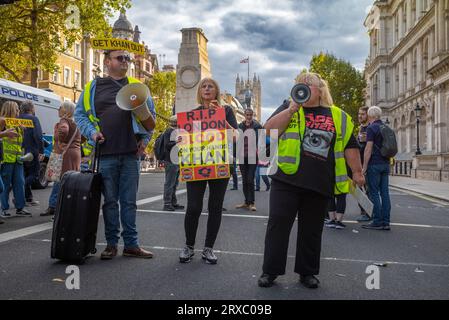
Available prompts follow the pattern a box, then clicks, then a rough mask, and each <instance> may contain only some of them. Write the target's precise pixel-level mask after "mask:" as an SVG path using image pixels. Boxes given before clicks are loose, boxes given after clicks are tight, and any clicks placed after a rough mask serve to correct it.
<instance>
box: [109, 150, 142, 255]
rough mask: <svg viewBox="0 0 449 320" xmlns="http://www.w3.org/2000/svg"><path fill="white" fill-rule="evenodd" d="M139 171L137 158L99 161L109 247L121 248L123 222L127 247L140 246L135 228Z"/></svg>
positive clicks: (113, 158)
mask: <svg viewBox="0 0 449 320" xmlns="http://www.w3.org/2000/svg"><path fill="white" fill-rule="evenodd" d="M139 168H140V167H139V160H138V158H137V156H136V155H112V156H102V157H101V158H100V173H101V175H102V180H103V183H102V193H103V196H104V203H103V218H104V224H105V236H106V241H107V244H108V245H110V246H117V245H118V242H119V240H120V222H121V224H122V228H123V232H122V237H123V242H124V243H125V248H126V249H129V248H136V247H138V246H139V244H138V242H137V228H136V211H137V204H136V201H137V189H138V184H139ZM119 202H120V210H119Z"/></svg>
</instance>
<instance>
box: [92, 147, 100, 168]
mask: <svg viewBox="0 0 449 320" xmlns="http://www.w3.org/2000/svg"><path fill="white" fill-rule="evenodd" d="M92 172H93V173H99V172H100V143H99V142H98V141H96V142H95V149H94V160H93V161H92Z"/></svg>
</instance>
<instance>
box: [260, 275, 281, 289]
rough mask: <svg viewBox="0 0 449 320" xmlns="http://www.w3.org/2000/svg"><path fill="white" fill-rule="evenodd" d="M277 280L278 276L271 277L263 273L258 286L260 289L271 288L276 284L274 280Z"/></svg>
mask: <svg viewBox="0 0 449 320" xmlns="http://www.w3.org/2000/svg"><path fill="white" fill-rule="evenodd" d="M276 278H277V276H274V275H271V274H267V273H263V274H262V275H261V276H260V278H259V280H258V281H257V284H258V285H259V287H262V288H269V287H271V286H272V285H273V284H274V280H275V279H276Z"/></svg>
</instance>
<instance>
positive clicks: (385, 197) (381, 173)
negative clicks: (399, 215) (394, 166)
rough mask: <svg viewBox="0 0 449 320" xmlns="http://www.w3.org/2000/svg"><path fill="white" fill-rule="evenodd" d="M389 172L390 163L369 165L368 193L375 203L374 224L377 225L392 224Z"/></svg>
mask: <svg viewBox="0 0 449 320" xmlns="http://www.w3.org/2000/svg"><path fill="white" fill-rule="evenodd" d="M389 174H390V165H389V164H388V163H386V164H375V165H368V170H367V180H368V183H367V184H368V194H369V198H370V200H371V201H372V202H373V204H374V208H373V224H375V225H384V226H388V225H390V211H391V203H390V193H389V191H388V175H389ZM381 200H382V202H381Z"/></svg>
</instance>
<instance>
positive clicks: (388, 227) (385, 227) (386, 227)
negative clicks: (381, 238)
mask: <svg viewBox="0 0 449 320" xmlns="http://www.w3.org/2000/svg"><path fill="white" fill-rule="evenodd" d="M382 230H387V231H390V230H391V229H390V225H389V224H385V225H384V226H383V228H382Z"/></svg>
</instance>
